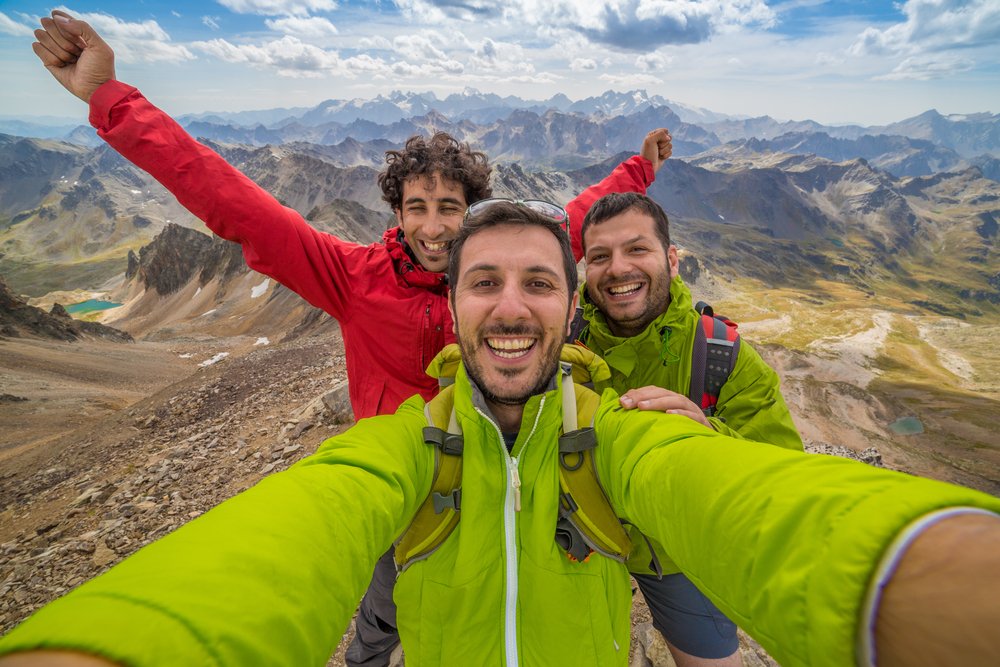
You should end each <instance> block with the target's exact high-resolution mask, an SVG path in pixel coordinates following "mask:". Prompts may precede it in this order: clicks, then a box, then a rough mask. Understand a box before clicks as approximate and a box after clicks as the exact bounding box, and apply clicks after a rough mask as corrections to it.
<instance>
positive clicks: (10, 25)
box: [0, 12, 34, 37]
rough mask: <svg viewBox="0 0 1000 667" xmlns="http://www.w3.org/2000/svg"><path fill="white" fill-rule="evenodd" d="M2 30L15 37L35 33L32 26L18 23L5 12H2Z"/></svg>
mask: <svg viewBox="0 0 1000 667" xmlns="http://www.w3.org/2000/svg"><path fill="white" fill-rule="evenodd" d="M0 32H2V33H3V34H5V35H14V36H15V37H30V36H32V35H33V34H34V30H33V29H32V28H29V27H28V26H26V25H24V24H22V23H18V22H17V21H15V20H14V19H12V18H10V17H9V16H7V15H6V14H4V13H3V12H0Z"/></svg>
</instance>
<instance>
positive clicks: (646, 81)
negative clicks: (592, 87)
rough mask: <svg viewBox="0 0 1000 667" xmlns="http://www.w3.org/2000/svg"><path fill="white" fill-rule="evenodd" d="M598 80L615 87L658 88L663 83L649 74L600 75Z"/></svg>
mask: <svg viewBox="0 0 1000 667" xmlns="http://www.w3.org/2000/svg"><path fill="white" fill-rule="evenodd" d="M600 79H601V80H602V81H607V82H608V83H610V84H611V85H615V86H658V85H660V84H662V83H663V80H662V79H658V78H656V77H655V76H651V75H649V74H602V75H601V76H600Z"/></svg>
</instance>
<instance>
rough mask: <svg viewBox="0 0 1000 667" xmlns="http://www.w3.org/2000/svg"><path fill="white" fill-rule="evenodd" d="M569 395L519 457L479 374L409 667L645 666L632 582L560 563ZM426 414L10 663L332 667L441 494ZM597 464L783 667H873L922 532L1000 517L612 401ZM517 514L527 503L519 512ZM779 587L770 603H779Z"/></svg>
mask: <svg viewBox="0 0 1000 667" xmlns="http://www.w3.org/2000/svg"><path fill="white" fill-rule="evenodd" d="M561 383H562V378H561V376H560V377H557V378H555V379H554V381H553V386H552V388H551V389H550V390H549V391H547V392H545V393H544V394H542V395H538V396H534V397H532V398H531V399H530V400H529V402H528V404H527V406H526V407H525V410H524V417H523V421H522V426H521V430H520V433H519V435H518V438H517V442H516V444H515V446H514V448H513V450H512V452H511V454H508V453H507V450H506V448H505V446H504V444H503V441H502V438H501V434H500V432H499V430H498V428H497V426H496V425H495V423H494V421H493V420H492V419H491V418H490V417H489V416H488V414H489V413H488V411H487V410H486V409H485V407H484V406H483V403H482V400H481V399H480V398H477V393H476V392H475V391H474V389H473V387H472V386H471V385H470V383H469V382H468V379H467V378H466V376H465V374H464V371H463V370H461V369H460V370H459V372H458V375H457V378H456V390H455V410H456V414H457V418H458V421H459V423H460V425H461V427H462V429H463V433H464V438H465V454H464V472H463V494H462V506H461V513H462V518H461V522H460V523H459V526H458V528H457V529H456V530H455V532H453V533H452V535H451V536H450V537H449V539H448V540H447V541H446V542H445V543H444V544H443V545H442V546H441V548H440V549H439V550H438V551H436V552H435V553H433V554H432V555H431V556H430V557H428V558H427V559H425V560H423V561H419V562H416V563H414V564H412V565H411V566H410V567H409V568H408V569H407V570H405V571H404V572H403V573H402V574H401V575H400V577H399V580H398V583H397V586H396V591H395V597H396V602H397V604H398V607H399V611H398V624H399V630H400V634H401V637H402V642H403V647H404V651H405V653H406V662H407V665H410V666H411V667H412V666H420V665H470V664H475V665H515V664H520V665H529V666H536V665H537V666H543V665H544V666H546V667H548V666H551V665H570V666H572V667H579V666H580V665H621V666H624V665H626V664H627V663H628V642H629V608H630V601H631V594H630V593H631V592H630V588H629V579H628V573H627V571H626V568H625V566H624V565H622V564H620V563H618V562H617V561H614V560H611V559H609V558H604V557H601V556H596V555H592V556H591V557H590V558H589V559H588V560H587V561H586V562H583V563H577V562H572V561H570V560H569V559H568V558H567V557H566V555H565V554H564V553H563V552H562V551H561V550H560V549H559V548H558V547H557V546H556V544H555V541H554V539H553V537H554V529H555V520H556V506H557V488H558V480H557V471H556V451H555V441H556V437H557V435H558V433H559V430H560V423H561V404H560V400H559V397H560V393H559V392H560V391H561ZM425 425H427V418H426V416H425V414H424V403H423V400H422V399H420V398H413V399H411V400H409V401H407V402H406V403H405V404H404V405H402V406H401V407H400V408H399V410H398V412H397V413H396V414H395V415H387V416H379V417H373V418H370V419H365V420H362V421H361V422H359V423H358V424H357V425H356V426H355V427H354V428H352V429H350V430H349V431H347V432H345V433H344V434H342V435H340V436H337V437H335V438H332V439H330V440H328V441H327V442H325V443H324V444H323V446H322V447H321V448H320V450H319V451H318V452H317V453H316V454H315V455H313V456H311V457H309V458H308V459H305V460H303V461H302V462H300V463H298V464H297V465H295V466H293V467H292V468H291V469H289V470H287V471H285V472H282V473H279V474H275V475H273V476H271V477H269V478H267V479H265V480H263V481H262V482H260V483H259V484H258V485H256V486H255V487H253V488H252V489H250V490H248V491H246V492H244V493H242V494H240V495H238V496H236V497H234V498H232V499H230V500H228V501H226V502H224V503H222V504H221V505H219V506H218V507H217V508H215V509H213V510H212V511H210V512H208V513H206V514H205V515H203V516H202V517H199V518H197V519H195V520H194V521H192V522H190V523H188V524H187V525H185V526H183V527H182V528H180V529H178V530H177V531H176V532H174V533H172V534H171V535H169V536H167V537H165V538H164V539H162V540H159V541H158V542H156V543H154V544H152V545H150V546H148V547H146V548H144V549H142V550H141V551H139V552H138V553H136V554H135V555H133V556H132V557H130V558H128V559H127V560H125V561H124V562H122V563H121V564H119V565H118V566H116V567H115V568H113V569H112V570H110V571H109V572H107V573H105V574H104V575H102V576H100V577H97V578H95V579H94V580H92V581H90V582H88V583H86V584H84V585H83V586H81V587H79V588H78V589H76V590H75V591H73V592H72V593H70V594H69V595H67V596H66V597H64V598H62V599H60V600H57V601H56V602H54V603H52V604H50V605H49V606H47V607H45V608H44V609H42V610H41V611H39V612H38V613H37V614H36V615H35V616H33V617H32V618H30V619H29V620H27V621H26V622H25V623H24V624H22V625H21V626H19V627H18V628H16V629H15V630H13V631H12V632H11V633H10V634H8V635H7V636H6V637H5V638H4V639H3V640H2V641H0V653H9V652H13V651H17V650H21V649H27V648H39V647H47V648H75V649H80V650H84V651H88V652H92V653H96V654H99V655H103V656H106V657H108V658H110V659H113V660H117V661H120V662H121V663H123V664H128V665H142V666H145V665H164V666H167V665H169V666H175V665H185V666H187V665H233V666H242V665H289V666H295V667H301V666H302V665H317V666H320V665H324V664H326V661H327V658H328V656H329V655H330V654H331V653H332V652H333V650H334V648H335V647H336V645H337V643H338V642H339V641H340V640H341V637H342V636H343V633H344V630H345V629H346V628H347V626H348V623H349V621H350V618H351V614H352V612H353V611H354V609H355V607H356V605H357V603H358V600H359V598H360V597H361V594H362V592H363V591H364V589H365V587H366V586H367V584H368V581H369V579H370V577H371V572H372V568H373V566H374V564H375V562H376V560H377V559H378V557H379V556H380V555H381V554H382V553H384V552H385V551H386V550H387V549H388V547H389V546H390V544H391V543H392V541H393V539H394V538H395V537H396V536H398V535H399V534H400V533H401V531H402V530H403V529H404V528H405V527H406V526H407V525H408V523H409V521H410V518H411V517H412V516H413V514H414V512H415V511H416V509H417V507H418V505H419V504H420V503H421V501H422V500H423V499H424V497H425V496H426V494H427V493H428V490H429V488H430V483H431V478H432V475H433V467H434V455H433V451H432V447H431V446H430V445H427V444H425V443H424V441H423V438H422V436H421V429H422V428H423V427H424V426H425ZM595 428H596V432H597V438H598V441H599V443H600V444H599V445H598V448H597V455H596V464H597V467H598V471H599V474H600V476H601V480H602V483H603V485H604V488H605V490H606V491H607V493H608V495H609V498H610V501H611V503H612V505H613V506H614V507H615V509H616V511H617V512H618V513H619V514H620V515H621V516H623V517H625V518H627V519H628V520H630V521H633V522H634V523H635V524H636V525H637V526H639V527H640V528H641V529H642V531H643V532H644V533H646V534H648V535H650V536H653V537H655V538H656V539H657V540H658V541H660V542H661V543H662V544H664V545H667V547H668V550H669V553H670V556H671V557H672V558H673V559H674V560H675V561H676V562H677V564H678V565H679V566H680V567H681V568H682V569H683V571H684V572H685V573H686V574H687V575H688V576H689V577H690V578H691V579H692V580H693V581H694V582H695V583H696V584H697V585H698V586H699V587H701V588H702V590H704V591H705V592H706V594H707V595H708V596H709V597H710V598H711V599H712V600H713V601H714V602H715V603H716V604H718V606H719V607H720V608H721V609H722V610H723V611H724V612H725V613H726V614H727V615H728V616H729V617H730V618H732V619H733V620H734V621H736V622H737V623H739V624H740V625H741V626H742V627H744V628H745V629H746V630H747V631H748V632H750V634H752V635H753V636H754V637H755V638H757V639H758V641H760V642H761V643H762V644H763V645H764V646H765V648H766V649H767V650H768V651H769V652H770V653H771V654H772V655H773V656H774V657H775V658H776V659H778V660H779V661H780V662H781V664H782V665H785V667H794V666H796V665H846V664H851V663H852V662H853V661H854V647H855V645H856V641H857V640H858V638H859V637H858V633H859V625H860V624H859V619H860V618H861V613H862V608H863V604H864V602H863V601H864V599H865V594H866V591H867V589H868V585H869V580H870V579H871V577H872V573H873V572H874V571H875V568H876V567H877V565H878V563H879V559H880V556H881V555H882V554H883V552H884V551H885V549H886V547H887V545H889V544H890V543H891V542H892V541H893V539H894V538H895V537H896V536H897V535H898V534H899V533H900V531H901V530H903V529H904V528H905V527H906V526H907V525H909V524H911V522H913V521H914V520H915V519H917V518H919V517H922V516H924V515H926V514H927V513H928V512H931V511H934V510H936V509H938V508H942V507H951V506H956V505H965V506H976V507H983V508H988V509H991V510H993V511H1000V499H996V498H992V497H990V496H987V495H985V494H981V493H977V492H975V491H971V490H968V489H964V488H961V487H957V486H951V485H947V484H943V483H939V482H934V481H929V480H924V479H920V478H917V477H912V476H909V475H903V474H898V473H893V472H889V471H884V470H878V469H875V468H871V467H869V466H865V465H863V464H860V463H856V462H851V461H846V460H838V459H835V458H833V457H821V456H810V455H806V454H802V453H798V452H791V451H788V450H785V449H781V448H778V447H772V446H767V445H762V444H758V443H754V442H750V441H744V440H736V439H733V438H730V437H727V436H725V435H722V434H720V433H716V432H714V431H711V430H710V429H707V428H705V427H703V426H701V425H699V424H697V423H695V422H694V421H692V420H690V419H687V418H685V417H680V416H675V415H664V414H661V413H652V412H636V411H629V412H624V411H622V410H621V409H620V408H619V407H618V402H617V396H616V395H615V394H614V393H613V392H606V393H605V395H604V396H603V397H602V401H601V406H600V408H599V409H598V412H597V414H596V416H595ZM518 501H519V502H518ZM760 591H766V594H760V593H759V592H760Z"/></svg>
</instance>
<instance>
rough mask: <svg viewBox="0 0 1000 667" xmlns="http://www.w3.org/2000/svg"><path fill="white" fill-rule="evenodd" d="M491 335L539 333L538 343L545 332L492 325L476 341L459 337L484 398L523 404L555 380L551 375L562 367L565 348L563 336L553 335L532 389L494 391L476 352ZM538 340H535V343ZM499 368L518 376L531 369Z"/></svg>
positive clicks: (507, 374)
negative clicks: (486, 378) (471, 341)
mask: <svg viewBox="0 0 1000 667" xmlns="http://www.w3.org/2000/svg"><path fill="white" fill-rule="evenodd" d="M459 331H461V327H459ZM491 335H497V336H536V337H537V339H538V341H539V343H540V342H541V341H542V338H543V334H542V333H541V332H540V330H539V329H533V328H531V327H527V326H522V327H492V328H490V329H489V330H487V331H486V332H484V333H483V334H482V335H477V336H476V338H475V341H476V342H475V344H474V345H470V344H468V343H467V342H466V341H465V340H463V337H459V341H458V346H459V348H460V349H461V351H462V363H463V364H464V365H465V373H466V375H468V376H469V379H471V380H472V381H473V382H474V383H475V384H476V386H477V387H479V390H480V391H481V392H482V394H483V398H485V399H486V400H487V402H489V403H494V404H496V405H507V406H517V405H524V404H525V403H527V402H528V399H529V398H531V397H532V396H534V395H535V394H540V393H542V392H543V391H545V389H546V388H548V386H549V383H550V382H551V381H552V376H553V375H555V373H556V369H557V368H558V367H559V353H560V351H561V350H562V341H561V340H556V339H553V340H552V341H550V342H549V343H548V344H547V346H546V348H545V349H544V350H542V363H541V365H540V366H539V367H538V371H537V374H536V375H535V377H534V378H533V381H532V386H531V388H530V389H529V390H527V391H525V392H521V393H518V394H513V395H501V394H498V393H497V392H496V391H494V389H493V388H491V387H489V386H487V384H486V382H485V376H486V373H485V371H484V369H483V367H482V365H481V364H480V363H479V359H478V358H477V356H476V352H477V351H478V350H480V349H481V348H483V347H488V346H487V345H486V342H485V340H486V338H488V337H489V336H491ZM539 343H536V345H537V344H539ZM487 354H488V352H487ZM497 372H498V373H499V374H500V375H502V376H504V377H506V378H510V379H515V378H517V377H518V376H520V375H523V374H525V373H530V370H518V369H513V368H500V369H497Z"/></svg>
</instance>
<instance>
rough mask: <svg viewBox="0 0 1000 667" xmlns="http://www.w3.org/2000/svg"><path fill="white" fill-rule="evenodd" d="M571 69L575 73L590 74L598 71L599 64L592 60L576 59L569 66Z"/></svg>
mask: <svg viewBox="0 0 1000 667" xmlns="http://www.w3.org/2000/svg"><path fill="white" fill-rule="evenodd" d="M569 68H570V69H571V70H573V71H574V72H589V71H591V70H595V69H597V63H596V62H594V61H593V60H592V59H591V58H574V59H573V62H571V63H570V64H569Z"/></svg>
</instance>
